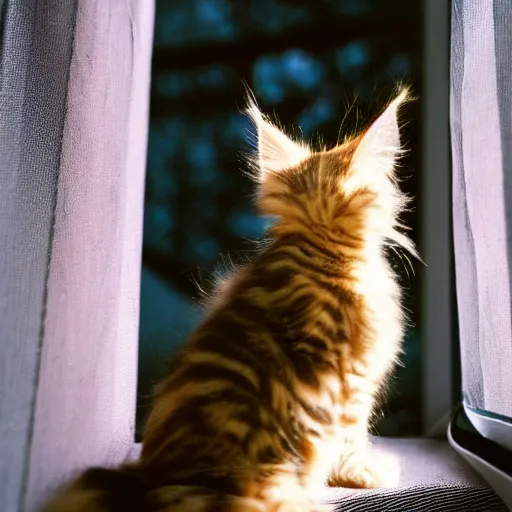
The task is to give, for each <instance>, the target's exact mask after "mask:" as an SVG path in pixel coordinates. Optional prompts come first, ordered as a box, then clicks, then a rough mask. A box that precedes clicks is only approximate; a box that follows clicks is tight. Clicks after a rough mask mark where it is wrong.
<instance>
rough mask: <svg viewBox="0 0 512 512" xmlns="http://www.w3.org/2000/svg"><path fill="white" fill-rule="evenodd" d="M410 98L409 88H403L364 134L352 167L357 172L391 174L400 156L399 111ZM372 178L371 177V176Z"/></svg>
mask: <svg viewBox="0 0 512 512" xmlns="http://www.w3.org/2000/svg"><path fill="white" fill-rule="evenodd" d="M408 100H409V91H408V89H407V88H403V89H401V91H400V93H399V94H398V95H397V97H396V98H395V99H394V100H393V101H391V103H390V104H389V105H388V107H387V108H386V110H385V111H384V112H383V113H382V114H381V115H380V116H379V117H378V118H377V120H376V121H375V122H374V123H373V124H372V125H371V126H370V128H369V129H368V130H367V131H366V133H365V134H364V135H363V137H362V139H361V142H360V143H359V146H358V148H357V150H356V152H355V154H354V157H353V160H352V168H353V170H354V171H355V172H356V173H359V172H362V173H366V172H368V171H371V172H372V174H373V177H374V178H375V177H376V176H375V173H381V174H382V173H384V174H386V175H391V174H392V173H393V170H394V166H395V163H396V160H397V158H398V157H399V156H400V153H401V148H400V129H399V125H398V111H399V109H400V107H401V106H402V105H404V103H406V102H407V101H408ZM369 178H370V179H371V177H370V176H369Z"/></svg>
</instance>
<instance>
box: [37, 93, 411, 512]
mask: <svg viewBox="0 0 512 512" xmlns="http://www.w3.org/2000/svg"><path fill="white" fill-rule="evenodd" d="M407 98H408V95H407V91H406V90H402V91H401V92H400V93H399V95H398V96H397V97H396V98H395V99H394V100H393V101H392V102H391V103H390V104H389V106H388V107H387V109H386V110H385V111H384V113H382V115H381V116H380V117H379V118H378V119H377V120H376V121H375V122H374V123H373V124H372V125H371V126H370V127H369V128H368V129H367V130H366V131H365V132H363V133H361V134H359V135H358V136H355V137H352V138H347V139H346V140H345V142H344V143H343V144H341V145H338V146H336V147H334V148H333V149H331V150H323V151H319V152H315V151H313V150H312V149H311V148H309V147H308V146H307V145H306V144H304V143H301V142H296V141H293V140H292V139H291V138H289V137H288V136H286V135H285V134H284V133H283V132H282V131H281V130H280V129H278V128H277V127H276V126H275V125H273V124H271V123H270V122H269V121H268V119H267V118H265V117H264V116H263V114H261V113H260V111H259V110H258V108H257V107H256V105H255V103H253V102H252V101H250V104H249V107H248V113H249V115H250V117H251V118H252V120H253V121H254V123H255V125H256V127H257V133H258V153H257V158H256V159H255V160H254V162H253V164H254V170H255V172H254V174H255V178H256V181H257V199H256V203H257V208H258V210H259V212H260V213H261V214H262V215H266V216H272V217H273V218H274V219H275V222H274V224H273V225H272V227H270V228H269V231H268V233H267V235H268V240H267V242H266V243H265V245H264V247H262V249H261V250H260V251H259V254H258V255H257V257H256V258H255V259H254V260H253V261H252V262H250V263H248V264H246V265H245V266H243V267H241V268H239V269H238V270H236V272H235V273H234V274H233V275H232V276H231V277H230V278H228V280H226V281H224V282H222V283H221V285H220V287H219V288H218V290H217V292H216V294H215V295H214V297H213V301H212V302H211V303H210V305H209V309H208V310H207V312H206V315H205V318H204V319H203V322H202V324H201V325H200V326H199V327H198V329H197V330H196V331H195V332H194V333H193V334H192V336H191V337H190V339H189V340H188V341H187V342H186V343H185V345H184V347H183V349H182V350H181V352H180V353H179V355H178V356H177V357H176V358H175V360H174V364H173V368H174V369H173V371H172V372H170V374H169V376H168V377H167V378H166V379H165V380H164V382H163V383H162V384H161V385H160V386H159V388H158V390H157V393H156V397H155V401H154V405H153V408H152V411H151V414H150V416H149V418H148V421H147V426H146V429H145V435H144V442H143V449H142V454H141V457H140V460H139V461H137V462H136V463H133V464H131V465H127V466H123V467H121V468H119V469H112V470H110V469H100V468H93V469H90V470H88V471H86V472H85V473H84V474H83V475H82V476H81V477H79V478H78V479H77V480H76V481H74V482H73V483H72V484H71V485H70V486H68V487H67V488H65V489H63V490H62V491H61V493H60V494H58V495H57V496H56V497H55V498H54V500H53V501H52V502H51V503H50V504H49V505H48V506H47V507H46V508H45V511H46V512H63V511H76V512H81V511H89V512H99V511H105V512H114V511H123V512H126V511H130V510H133V511H148V512H156V511H161V512H164V511H165V512H203V511H204V512H207V511H208V512H215V511H225V512H242V511H243V512H285V511H289V512H317V511H319V510H324V507H323V506H321V505H319V504H317V503H315V502H314V500H313V499H312V496H313V495H314V494H315V493H316V492H317V491H318V489H319V488H320V487H321V486H323V485H324V484H325V483H328V485H330V486H347V487H358V488H370V487H377V486H382V485H387V484H388V483H389V482H388V479H389V478H388V477H389V473H390V471H389V468H387V467H384V468H382V466H379V465H378V464H377V463H376V462H375V461H374V460H372V459H370V458H369V457H368V425H369V421H370V416H371V413H372V408H373V406H374V401H375V397H376V396H377V394H378V392H379V391H380V389H381V388H382V386H383V384H384V382H385V378H386V376H387V374H388V373H389V371H390V369H391V368H392V366H393V364H394V363H395V361H396V359H397V355H398V354H399V351H400V346H401V340H402V335H403V323H404V317H403V313H402V309H401V305H400V300H401V299H400V289H399V286H398V284H397V281H396V279H395V275H394V274H393V271H392V269H391V267H390V266H389V265H388V263H387V261H386V258H385V255H384V249H385V246H387V245H393V246H400V247H401V248H404V249H406V250H408V251H409V252H411V253H413V254H416V253H415V249H414V246H413V244H412V242H411V241H410V240H409V239H408V238H407V237H406V236H405V235H404V234H403V233H402V232H401V231H400V230H399V228H400V227H401V225H400V223H399V214H400V212H401V211H402V210H403V208H404V206H405V204H406V202H407V201H406V198H405V196H404V195H403V194H402V193H401V192H400V190H399V189H398V186H397V183H396V180H395V178H394V168H395V164H396V160H397V158H398V156H399V155H400V152H401V150H400V137H399V126H398V121H397V113H398V110H399V108H400V106H401V105H402V104H403V103H404V102H405V101H406V100H407Z"/></svg>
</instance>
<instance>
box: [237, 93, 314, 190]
mask: <svg viewBox="0 0 512 512" xmlns="http://www.w3.org/2000/svg"><path fill="white" fill-rule="evenodd" d="M245 113H246V114H247V115H248V116H249V117H250V118H251V120H252V121H253V123H254V125H255V126H256V130H257V137H258V155H257V166H258V176H257V178H258V180H259V181H264V180H265V177H266V175H267V174H268V173H276V172H279V171H281V170H284V169H288V168H290V167H294V166H296V165H298V164H299V163H300V162H302V161H303V160H305V159H306V158H308V157H309V156H310V155H311V151H310V149H309V148H308V147H307V146H305V145H303V144H301V143H298V142H294V141H293V140H292V139H291V138H290V137H288V136H287V135H285V134H284V133H283V132H282V131H281V130H280V129H279V128H277V127H276V126H275V125H273V124H272V123H270V122H269V121H268V120H267V118H265V116H264V115H263V114H262V113H261V111H260V109H259V108H258V106H257V105H256V102H255V100H254V98H253V97H252V95H251V94H249V97H248V101H247V107H246V109H245Z"/></svg>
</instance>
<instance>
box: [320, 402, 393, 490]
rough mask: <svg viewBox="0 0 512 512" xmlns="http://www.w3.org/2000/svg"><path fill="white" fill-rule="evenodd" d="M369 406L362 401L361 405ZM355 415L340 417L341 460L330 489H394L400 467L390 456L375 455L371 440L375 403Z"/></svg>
mask: <svg viewBox="0 0 512 512" xmlns="http://www.w3.org/2000/svg"><path fill="white" fill-rule="evenodd" d="M362 403H363V404H364V403H365V400H364V399H362V397H361V398H360V401H358V406H361V404H362ZM359 408H360V409H362V410H359V411H358V413H357V414H356V415H355V416H347V415H342V416H341V417H340V423H339V429H338V435H337V439H336V441H335V445H336V448H337V450H338V454H337V461H336V462H335V463H334V465H333V467H332V469H331V472H330V474H329V476H328V479H327V483H328V485H329V486H330V487H350V488H358V489H371V488H376V487H393V486H396V485H397V484H398V481H399V477H400V468H399V465H398V463H397V461H396V459H393V458H392V457H390V456H386V455H384V454H380V453H373V451H372V452H371V450H370V443H369V438H368V419H369V416H370V410H371V402H370V400H369V399H368V400H367V405H366V407H362V408H361V407H359Z"/></svg>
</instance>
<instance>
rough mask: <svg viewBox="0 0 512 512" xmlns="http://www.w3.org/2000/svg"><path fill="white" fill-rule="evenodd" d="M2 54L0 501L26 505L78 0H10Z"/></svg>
mask: <svg viewBox="0 0 512 512" xmlns="http://www.w3.org/2000/svg"><path fill="white" fill-rule="evenodd" d="M4 7H5V12H4V15H3V17H2V27H0V29H1V32H0V33H1V34H3V37H2V46H1V54H0V510H2V512H14V511H16V512H17V511H18V510H21V509H22V505H21V501H22V492H23V489H24V485H25V482H26V478H27V468H28V457H29V451H30V445H31V437H32V420H33V411H34V403H35V393H36V388H37V383H38V378H39V371H38V370H39V355H40V347H41V331H42V327H43V325H42V323H43V311H44V307H45V306H44V304H45V285H46V276H47V269H48V258H49V252H50V246H51V241H50V239H51V230H52V224H53V211H54V208H55V197H56V190H57V179H58V174H59V164H60V150H61V138H62V130H63V124H64V117H65V105H66V95H67V81H68V74H69V63H70V60H71V48H72V42H73V24H74V12H75V3H74V2H72V1H70V2H61V1H60V0H47V1H46V2H39V1H36V0H11V1H9V2H8V3H7V4H6V5H5V6H4Z"/></svg>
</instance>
